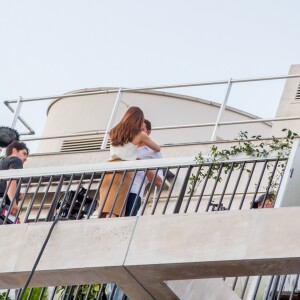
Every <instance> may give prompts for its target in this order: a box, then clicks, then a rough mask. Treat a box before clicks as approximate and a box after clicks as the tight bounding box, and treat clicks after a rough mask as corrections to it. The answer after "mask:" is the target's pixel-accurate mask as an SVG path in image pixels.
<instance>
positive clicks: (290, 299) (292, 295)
mask: <svg viewBox="0 0 300 300" xmlns="http://www.w3.org/2000/svg"><path fill="white" fill-rule="evenodd" d="M298 281H299V274H298V275H297V277H296V280H295V283H294V286H293V290H292V291H291V295H290V298H289V300H292V299H293V298H294V293H295V290H296V286H297V285H298Z"/></svg>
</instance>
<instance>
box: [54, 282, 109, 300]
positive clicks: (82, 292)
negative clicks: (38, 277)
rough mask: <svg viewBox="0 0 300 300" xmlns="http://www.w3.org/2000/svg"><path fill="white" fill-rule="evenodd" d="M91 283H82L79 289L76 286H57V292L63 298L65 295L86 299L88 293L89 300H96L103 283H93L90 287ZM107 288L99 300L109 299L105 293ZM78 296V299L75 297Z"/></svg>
mask: <svg viewBox="0 0 300 300" xmlns="http://www.w3.org/2000/svg"><path fill="white" fill-rule="evenodd" d="M89 287H90V285H80V286H78V288H79V290H78V291H77V287H76V286H73V287H72V286H61V287H59V288H57V290H56V294H59V296H58V299H59V300H62V299H63V296H64V297H67V298H68V299H70V300H84V299H85V298H86V295H87V294H89V295H88V298H87V299H89V300H96V299H97V297H98V294H99V292H100V289H101V284H91V288H90V289H89ZM104 291H105V288H103V289H102V291H101V295H100V298H99V300H107V297H106V295H105V292H104ZM76 294H77V295H76ZM75 296H76V299H75Z"/></svg>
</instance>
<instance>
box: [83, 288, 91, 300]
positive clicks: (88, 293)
mask: <svg viewBox="0 0 300 300" xmlns="http://www.w3.org/2000/svg"><path fill="white" fill-rule="evenodd" d="M91 290H92V284H90V285H89V287H88V290H87V292H86V295H85V297H84V300H88V299H89V295H90V293H91Z"/></svg>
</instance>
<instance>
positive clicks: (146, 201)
mask: <svg viewBox="0 0 300 300" xmlns="http://www.w3.org/2000/svg"><path fill="white" fill-rule="evenodd" d="M158 169H159V168H156V171H155V174H154V176H153V178H152V180H151V183H150V187H149V190H148V193H147V195H146V198H145V203H144V208H146V205H147V204H148V201H149V198H150V193H151V190H152V188H153V185H154V181H155V178H156V176H157V173H158ZM148 171H149V169H147V171H146V172H145V175H146V176H147V172H148ZM150 171H152V170H150ZM145 179H146V178H144V180H145ZM143 185H144V181H143V183H142V185H141V186H140V189H141V188H142V186H143ZM139 194H140V191H139ZM139 194H138V195H139ZM136 203H137V198H136V199H135V201H134V204H133V206H132V209H131V212H130V215H131V214H132V213H133V212H134V209H135V206H136ZM144 211H145V209H144Z"/></svg>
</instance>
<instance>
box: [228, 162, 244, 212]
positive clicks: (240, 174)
mask: <svg viewBox="0 0 300 300" xmlns="http://www.w3.org/2000/svg"><path fill="white" fill-rule="evenodd" d="M245 165H246V162H245V161H243V163H242V166H241V169H240V172H239V175H238V178H237V181H236V183H235V186H234V189H233V191H232V195H231V198H230V201H229V204H228V210H230V208H231V205H232V202H233V199H234V197H235V194H236V191H237V188H238V186H239V183H240V181H241V178H242V175H243V171H244V168H245Z"/></svg>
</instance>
